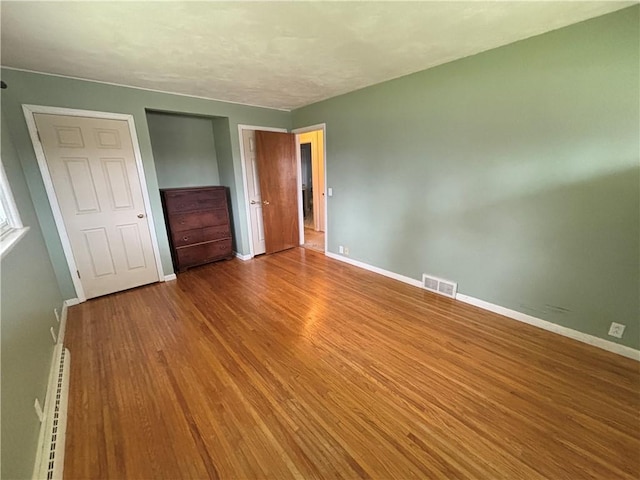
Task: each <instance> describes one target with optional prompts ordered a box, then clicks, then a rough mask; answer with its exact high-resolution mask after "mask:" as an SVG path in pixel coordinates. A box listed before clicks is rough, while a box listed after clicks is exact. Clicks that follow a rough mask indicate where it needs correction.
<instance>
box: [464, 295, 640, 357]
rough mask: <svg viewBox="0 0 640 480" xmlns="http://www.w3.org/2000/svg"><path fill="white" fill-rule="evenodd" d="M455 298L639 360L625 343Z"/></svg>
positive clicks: (638, 352)
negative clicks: (621, 343)
mask: <svg viewBox="0 0 640 480" xmlns="http://www.w3.org/2000/svg"><path fill="white" fill-rule="evenodd" d="M456 300H460V301H461V302H464V303H468V304H470V305H474V306H476V307H480V308H482V309H483V310H489V311H490V312H494V313H498V314H500V315H504V316H505V317H509V318H511V319H513V320H517V321H519V322H523V323H527V324H529V325H533V326H534V327H538V328H542V329H543V330H547V331H549V332H553V333H557V334H559V335H562V336H563V337H569V338H572V339H574V340H578V341H579V342H582V343H586V344H589V345H593V346H594V347H598V348H601V349H603V350H607V351H609V352H613V353H617V354H618V355H622V356H623V357H627V358H631V359H633V360H636V361H639V362H640V350H635V349H634V348H631V347H627V346H626V345H620V344H619V343H615V342H611V341H609V340H605V339H603V338H599V337H595V336H593V335H589V334H588V333H582V332H579V331H578V330H573V329H572V328H568V327H563V326H562V325H558V324H557V323H552V322H549V321H547V320H542V319H540V318H537V317H532V316H531V315H527V314H526V313H522V312H518V311H516V310H511V309H509V308H505V307H501V306H500V305H495V304H493V303H489V302H485V301H484V300H480V299H478V298H474V297H470V296H469V295H464V294H462V293H458V295H457V296H456Z"/></svg>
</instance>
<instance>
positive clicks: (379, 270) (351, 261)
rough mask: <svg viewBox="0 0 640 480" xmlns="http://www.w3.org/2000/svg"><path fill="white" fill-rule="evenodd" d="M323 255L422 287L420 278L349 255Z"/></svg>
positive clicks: (328, 253) (329, 253)
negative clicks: (407, 275)
mask: <svg viewBox="0 0 640 480" xmlns="http://www.w3.org/2000/svg"><path fill="white" fill-rule="evenodd" d="M325 255H326V256H327V257H329V258H333V259H334V260H339V261H341V262H344V263H348V264H349V265H353V266H355V267H360V268H364V269H365V270H369V271H370V272H374V273H379V274H380V275H384V276H385V277H389V278H393V279H394V280H398V281H399V282H404V283H408V284H409V285H413V286H414V287H420V288H422V282H421V281H420V280H416V279H414V278H411V277H405V276H404V275H400V274H398V273H393V272H390V271H389V270H384V269H382V268H378V267H374V266H373V265H369V264H368V263H364V262H360V261H358V260H354V259H352V258H349V257H343V256H342V255H338V254H337V253H332V252H325Z"/></svg>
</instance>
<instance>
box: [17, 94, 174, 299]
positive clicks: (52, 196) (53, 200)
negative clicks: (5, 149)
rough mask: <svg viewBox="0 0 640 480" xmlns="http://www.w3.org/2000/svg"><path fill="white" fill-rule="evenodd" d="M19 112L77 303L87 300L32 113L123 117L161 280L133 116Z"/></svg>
mask: <svg viewBox="0 0 640 480" xmlns="http://www.w3.org/2000/svg"><path fill="white" fill-rule="evenodd" d="M22 111H23V112H24V118H25V120H26V122H27V128H28V129H29V135H30V137H31V143H32V144H33V149H34V151H35V153H36V158H37V160H38V167H39V168H40V174H41V175H42V181H43V182H44V188H45V190H46V192H47V197H48V199H49V204H50V205H51V211H52V212H53V219H54V220H55V223H56V228H57V230H58V235H60V241H61V243H62V250H63V251H64V256H65V258H66V260H67V265H68V266H69V273H70V275H71V280H72V281H73V286H74V287H75V289H76V295H77V297H78V300H79V301H80V302H84V301H86V300H87V297H86V296H85V293H84V288H83V287H82V282H81V281H80V277H79V276H78V267H77V265H76V261H75V258H74V257H73V251H72V250H71V242H70V241H69V235H68V234H67V230H66V228H65V225H64V220H63V217H62V210H61V209H60V204H59V203H58V198H57V197H56V192H55V189H54V188H53V181H52V179H51V175H50V174H49V167H48V166H47V159H46V157H45V154H44V150H43V148H42V144H41V143H40V140H39V138H38V129H37V127H36V121H35V117H34V114H36V113H45V114H51V115H66V116H70V117H89V118H106V119H109V120H124V121H126V122H127V124H128V125H129V133H130V134H131V143H132V144H133V154H134V157H135V159H136V168H137V170H138V177H139V178H140V189H141V190H142V199H143V202H144V209H145V212H146V218H147V224H148V225H149V234H150V235H151V244H152V246H153V254H154V256H155V260H156V269H157V271H158V281H163V279H164V272H163V270H162V263H161V261H160V249H159V247H158V238H157V236H156V229H155V222H154V221H153V213H152V211H151V202H150V200H149V192H148V190H147V188H148V187H147V181H146V179H145V176H144V168H143V166H142V154H141V153H140V145H139V144H138V136H137V135H136V128H135V124H134V121H133V115H128V114H124V113H111V112H95V111H91V110H76V109H72V108H62V107H45V106H41V105H26V104H23V105H22Z"/></svg>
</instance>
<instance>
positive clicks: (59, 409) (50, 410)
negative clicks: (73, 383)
mask: <svg viewBox="0 0 640 480" xmlns="http://www.w3.org/2000/svg"><path fill="white" fill-rule="evenodd" d="M53 360H54V364H53V366H52V368H51V376H50V379H49V388H48V391H47V399H46V401H45V409H44V410H45V418H44V420H43V422H42V427H41V429H40V441H39V443H38V454H37V457H36V464H35V468H34V472H33V478H34V479H36V480H45V479H46V480H58V479H59V480H62V472H63V468H64V444H65V433H66V429H67V403H68V399H69V362H70V360H71V358H70V355H69V350H67V349H66V348H64V346H63V345H62V344H58V345H56V347H55V350H54V356H53Z"/></svg>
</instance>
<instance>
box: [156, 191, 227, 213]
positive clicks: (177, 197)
mask: <svg viewBox="0 0 640 480" xmlns="http://www.w3.org/2000/svg"><path fill="white" fill-rule="evenodd" d="M164 201H165V206H166V209H167V213H169V214H173V213H180V212H191V211H196V210H205V209H209V208H220V207H224V206H225V205H226V204H227V199H226V191H225V190H224V189H215V190H214V189H208V190H190V191H189V190H185V191H177V192H167V193H165V196H164Z"/></svg>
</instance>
